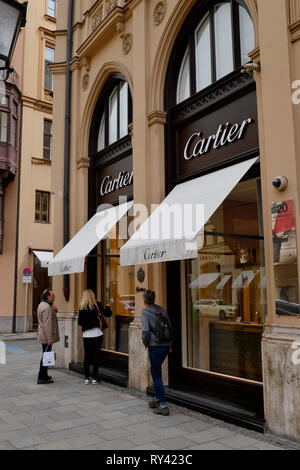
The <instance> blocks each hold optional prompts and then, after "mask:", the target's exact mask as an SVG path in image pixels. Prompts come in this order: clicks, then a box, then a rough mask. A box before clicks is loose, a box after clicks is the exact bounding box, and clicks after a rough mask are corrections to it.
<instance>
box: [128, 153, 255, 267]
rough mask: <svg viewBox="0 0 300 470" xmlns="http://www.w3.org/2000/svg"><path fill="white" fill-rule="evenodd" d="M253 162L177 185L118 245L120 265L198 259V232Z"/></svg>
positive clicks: (243, 163)
mask: <svg viewBox="0 0 300 470" xmlns="http://www.w3.org/2000/svg"><path fill="white" fill-rule="evenodd" d="M256 161H257V158H252V159H251V160H247V161H245V162H242V163H238V164H236V165H232V166H230V167H228V168H224V169H223V170H218V171H215V172H213V173H210V174H208V175H204V176H201V177H200V178H197V179H194V180H191V181H188V182H186V183H182V184H179V185H177V186H176V187H175V188H174V189H173V191H172V192H171V193H170V194H169V195H168V196H167V197H166V199H165V200H164V201H163V202H162V203H161V204H160V205H159V207H157V208H156V209H155V210H154V212H153V213H152V214H151V216H150V217H149V218H148V219H147V220H146V221H145V222H144V223H143V224H142V225H141V227H140V228H139V229H138V230H137V231H136V232H135V233H134V235H133V236H132V237H131V238H130V240H129V241H128V242H127V243H126V244H125V245H124V246H123V247H122V248H121V250H120V263H121V266H130V265H136V264H149V263H158V262H162V261H175V260H180V259H190V258H197V257H198V249H199V246H198V247H197V241H196V237H197V235H199V234H200V232H201V230H202V229H203V227H204V225H205V224H206V222H207V221H208V220H209V219H210V217H211V216H212V215H213V214H214V212H215V211H216V210H217V209H218V207H219V206H220V205H221V204H222V202H223V201H224V199H226V197H227V196H228V195H229V194H230V193H231V191H232V190H233V189H234V187H235V186H236V185H237V184H238V183H239V181H240V180H241V179H242V177H243V176H244V175H245V174H246V173H247V171H248V170H249V169H250V168H251V167H252V165H254V163H255V162H256Z"/></svg>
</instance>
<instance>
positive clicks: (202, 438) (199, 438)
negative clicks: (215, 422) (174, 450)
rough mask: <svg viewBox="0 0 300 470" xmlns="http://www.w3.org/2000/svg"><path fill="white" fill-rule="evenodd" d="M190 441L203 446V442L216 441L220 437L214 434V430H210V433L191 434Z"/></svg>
mask: <svg viewBox="0 0 300 470" xmlns="http://www.w3.org/2000/svg"><path fill="white" fill-rule="evenodd" d="M189 439H190V440H191V441H193V442H197V443H198V444H202V443H203V442H209V441H216V440H217V439H219V437H218V436H217V435H216V434H215V433H214V432H213V429H210V430H209V431H199V432H194V433H189Z"/></svg>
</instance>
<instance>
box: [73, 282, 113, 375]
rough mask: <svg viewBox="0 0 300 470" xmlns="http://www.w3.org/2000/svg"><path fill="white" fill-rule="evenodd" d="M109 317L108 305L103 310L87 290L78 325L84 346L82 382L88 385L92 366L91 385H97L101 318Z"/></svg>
mask: <svg viewBox="0 0 300 470" xmlns="http://www.w3.org/2000/svg"><path fill="white" fill-rule="evenodd" d="M101 314H102V315H104V316H105V317H111V316H112V311H111V309H110V305H109V304H107V305H106V307H105V308H104V307H103V305H102V304H101V302H97V301H96V297H95V294H94V292H93V291H92V290H90V289H87V290H85V291H84V292H83V294H82V299H81V302H80V306H79V316H78V325H80V326H81V327H82V337H83V344H84V382H85V384H89V383H90V366H91V365H92V366H93V379H92V383H93V384H97V383H98V380H97V377H98V370H99V365H100V353H101V347H102V340H103V331H102V329H101V328H103V326H102V324H103V317H102V318H101Z"/></svg>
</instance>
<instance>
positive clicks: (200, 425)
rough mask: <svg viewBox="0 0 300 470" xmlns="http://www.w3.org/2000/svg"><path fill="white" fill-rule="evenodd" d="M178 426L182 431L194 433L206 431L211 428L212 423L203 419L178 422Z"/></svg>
mask: <svg viewBox="0 0 300 470" xmlns="http://www.w3.org/2000/svg"><path fill="white" fill-rule="evenodd" d="M178 427H179V428H180V429H183V430H184V431H187V432H190V433H194V432H197V431H206V430H208V429H212V428H213V427H214V426H213V424H212V423H204V422H203V421H196V420H193V421H190V422H187V423H183V424H179V425H178Z"/></svg>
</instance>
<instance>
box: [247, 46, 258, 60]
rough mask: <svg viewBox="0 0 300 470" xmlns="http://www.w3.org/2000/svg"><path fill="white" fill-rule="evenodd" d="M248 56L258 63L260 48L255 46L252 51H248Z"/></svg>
mask: <svg viewBox="0 0 300 470" xmlns="http://www.w3.org/2000/svg"><path fill="white" fill-rule="evenodd" d="M248 56H249V57H250V59H252V60H253V62H256V63H260V48H259V47H257V48H256V49H254V50H253V51H251V52H249V54H248Z"/></svg>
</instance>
